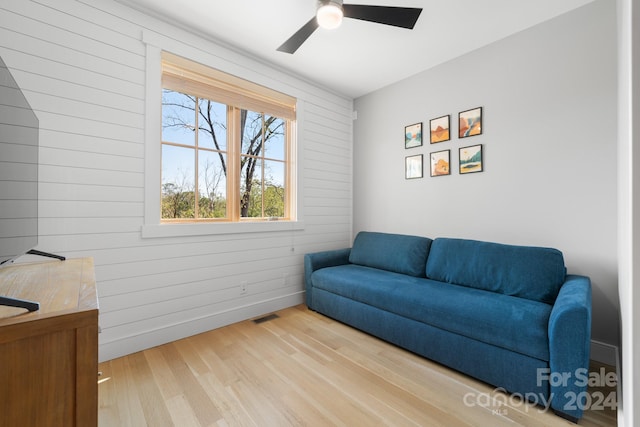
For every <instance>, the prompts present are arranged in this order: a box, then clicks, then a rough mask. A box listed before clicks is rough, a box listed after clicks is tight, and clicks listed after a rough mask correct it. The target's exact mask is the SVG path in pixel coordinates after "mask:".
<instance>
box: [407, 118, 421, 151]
mask: <svg viewBox="0 0 640 427" xmlns="http://www.w3.org/2000/svg"><path fill="white" fill-rule="evenodd" d="M421 145H422V122H420V123H416V124H413V125H409V126H405V127H404V148H414V147H420V146H421Z"/></svg>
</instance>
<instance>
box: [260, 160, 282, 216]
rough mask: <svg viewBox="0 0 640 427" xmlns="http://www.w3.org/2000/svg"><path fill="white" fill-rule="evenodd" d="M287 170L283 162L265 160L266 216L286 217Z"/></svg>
mask: <svg viewBox="0 0 640 427" xmlns="http://www.w3.org/2000/svg"><path fill="white" fill-rule="evenodd" d="M284 183H285V171H284V163H283V162H274V161H265V166H264V216H265V217H270V218H273V217H278V218H282V217H284V202H285V185H284Z"/></svg>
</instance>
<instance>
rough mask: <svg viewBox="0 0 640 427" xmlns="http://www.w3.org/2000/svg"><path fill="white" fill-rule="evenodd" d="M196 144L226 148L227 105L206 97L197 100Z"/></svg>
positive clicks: (214, 148)
mask: <svg viewBox="0 0 640 427" xmlns="http://www.w3.org/2000/svg"><path fill="white" fill-rule="evenodd" d="M198 108H199V110H198V111H199V113H200V116H199V118H198V128H199V129H198V146H199V147H201V148H211V149H213V150H221V151H226V150H227V106H226V105H224V104H220V103H219V102H215V101H210V100H208V99H200V100H199V101H198Z"/></svg>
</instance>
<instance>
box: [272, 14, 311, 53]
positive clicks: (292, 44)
mask: <svg viewBox="0 0 640 427" xmlns="http://www.w3.org/2000/svg"><path fill="white" fill-rule="evenodd" d="M317 28H318V21H317V20H316V17H315V16H314V17H313V18H311V20H309V22H307V23H306V24H304V25H303V26H302V28H300V29H299V30H298V31H296V33H295V34H294V35H292V36H291V37H289V39H288V40H287V41H286V42H284V43H282V45H281V46H280V47H279V48H278V49H277V50H278V51H279V52H285V53H294V52H295V51H296V50H298V48H299V47H300V46H302V43H304V42H305V40H307V39H308V38H309V36H310V35H311V34H313V32H314V31H315V30H316V29H317Z"/></svg>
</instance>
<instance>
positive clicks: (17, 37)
mask: <svg viewBox="0 0 640 427" xmlns="http://www.w3.org/2000/svg"><path fill="white" fill-rule="evenodd" d="M144 32H153V33H157V34H162V35H163V37H168V38H171V39H173V40H177V41H179V42H181V43H185V44H188V45H189V46H190V47H191V48H195V49H199V50H202V51H206V52H210V53H211V54H212V55H216V56H217V57H219V58H227V57H229V58H233V61H232V62H233V67H228V68H229V70H225V61H224V60H222V61H221V63H220V69H221V70H222V71H231V69H232V70H233V72H234V74H236V75H238V76H239V77H243V78H248V77H250V76H253V75H255V73H256V71H255V70H259V72H260V73H262V74H263V75H265V76H267V75H268V76H270V77H269V79H276V80H278V81H280V82H282V85H281V86H282V87H287V88H288V91H289V94H290V95H293V96H296V97H297V98H298V99H300V100H301V101H302V102H301V105H302V106H303V111H301V112H300V118H301V120H300V123H299V125H300V133H299V135H298V143H299V150H300V153H299V155H298V160H299V161H298V163H299V165H298V167H299V168H300V173H301V177H302V178H301V180H300V182H299V186H300V187H301V188H300V194H301V196H302V197H301V198H300V200H299V207H300V211H301V212H302V213H303V218H302V219H303V221H304V228H303V229H302V230H291V231H278V232H261V233H241V234H222V235H216V234H210V235H204V236H189V237H170V238H169V237H162V238H143V237H142V234H141V228H142V226H143V225H144V210H145V187H144V185H145V184H144V181H145V167H144V165H145V72H146V65H145V64H146V57H145V55H146V54H145V44H144V43H143V42H142V34H143V33H144ZM0 56H1V57H2V58H3V59H4V61H5V63H6V65H7V66H8V68H9V69H10V71H11V73H12V74H13V76H14V78H15V79H16V81H17V82H18V84H19V85H20V87H21V88H22V90H23V92H24V94H25V96H26V97H27V99H28V101H29V103H30V105H31V107H32V108H33V110H34V111H35V113H36V115H37V117H38V119H39V121H40V167H39V173H40V177H39V180H40V187H39V191H40V196H39V197H40V202H39V214H40V219H39V227H40V233H39V234H40V238H39V245H38V249H40V250H43V251H47V252H54V253H58V254H62V255H66V256H68V257H85V256H89V257H93V258H94V260H95V265H96V279H97V283H98V292H99V298H100V325H101V328H102V333H101V335H100V360H108V359H111V358H114V357H118V356H120V355H124V354H128V353H131V352H134V351H138V350H140V349H143V348H147V347H151V346H154V345H157V344H160V343H164V342H168V341H171V340H175V339H177V338H181V337H184V336H188V335H192V334H195V333H198V332H201V331H204V330H208V329H212V328H215V327H219V326H222V325H225V324H228V323H232V322H235V321H239V320H243V319H246V318H249V317H252V316H257V315H260V314H264V313H267V312H270V311H272V310H276V309H279V308H283V307H287V306H290V305H293V304H297V303H300V302H302V301H303V289H304V288H303V266H302V264H303V255H304V253H306V252H312V251H317V250H326V249H332V248H340V247H346V246H349V245H350V244H351V228H352V166H351V165H352V119H351V115H352V113H351V112H352V100H351V99H348V98H346V97H341V96H339V95H337V94H334V93H331V92H329V91H327V90H325V89H322V88H320V87H318V86H315V85H313V84H311V83H309V82H307V81H304V80H302V79H299V78H297V77H295V76H292V75H290V74H288V73H286V72H284V71H282V70H278V69H275V68H271V67H270V66H268V65H266V64H264V63H262V62H260V61H256V60H254V59H252V58H250V57H247V56H246V55H243V54H241V53H239V52H236V51H233V50H230V49H228V48H227V47H225V46H223V45H221V44H219V43H216V42H215V41H212V40H209V39H206V38H204V37H201V36H199V35H197V34H193V33H190V32H187V31H185V30H184V29H181V28H178V27H176V26H173V25H171V24H168V23H166V22H163V21H160V20H158V19H156V18H154V17H151V16H147V15H145V14H143V13H140V12H138V11H134V10H132V9H130V8H128V7H126V6H124V5H122V4H120V3H117V2H115V1H112V0H90V1H89V0H34V1H31V0H3V1H2V2H1V3H0ZM229 63H231V62H229ZM265 81H268V79H265ZM257 83H262V82H257ZM276 89H277V88H276ZM0 103H1V100H0ZM242 281H246V282H247V283H248V292H247V293H246V294H241V293H240V283H241V282H242Z"/></svg>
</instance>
